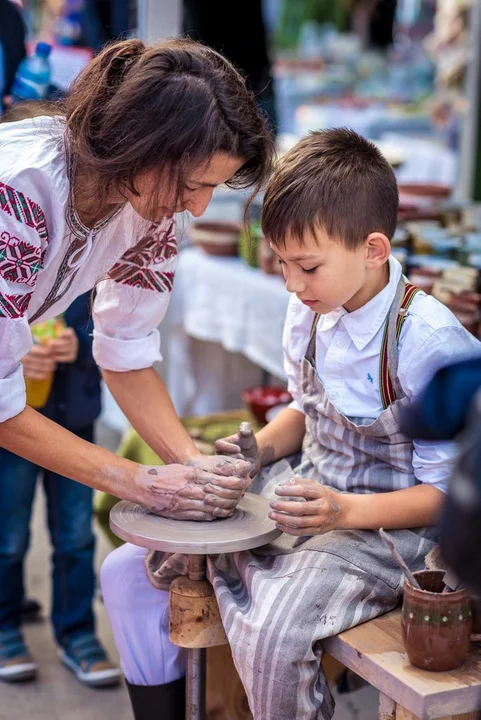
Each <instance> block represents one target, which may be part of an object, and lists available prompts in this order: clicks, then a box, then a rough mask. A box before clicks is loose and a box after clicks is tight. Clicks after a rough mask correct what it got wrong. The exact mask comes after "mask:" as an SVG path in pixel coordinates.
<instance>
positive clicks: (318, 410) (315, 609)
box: [146, 281, 435, 720]
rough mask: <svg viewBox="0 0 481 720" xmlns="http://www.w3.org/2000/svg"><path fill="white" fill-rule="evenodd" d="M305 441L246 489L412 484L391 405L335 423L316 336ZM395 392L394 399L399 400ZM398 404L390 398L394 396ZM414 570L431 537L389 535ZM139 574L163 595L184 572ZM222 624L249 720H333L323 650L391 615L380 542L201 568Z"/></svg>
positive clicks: (301, 545)
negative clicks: (292, 484) (311, 483)
mask: <svg viewBox="0 0 481 720" xmlns="http://www.w3.org/2000/svg"><path fill="white" fill-rule="evenodd" d="M403 297H404V281H401V283H400V285H399V288H398V292H397V294H396V298H395V300H394V302H393V306H392V309H391V313H390V318H389V319H388V338H387V355H388V360H389V366H390V367H391V368H394V369H396V368H397V339H396V322H395V320H396V319H397V317H398V315H399V310H400V307H401V304H402V300H403ZM302 388H303V397H302V401H303V406H304V410H305V412H306V437H305V442H304V447H303V453H302V458H301V462H300V464H298V463H297V462H296V461H292V460H289V459H284V460H281V461H279V462H278V463H275V464H274V465H273V466H271V467H269V468H265V469H264V470H263V472H262V473H261V474H260V476H259V477H258V478H257V479H256V481H255V483H254V484H253V486H252V488H251V489H252V490H253V491H255V492H258V493H259V494H262V495H264V496H265V497H267V498H269V499H271V498H273V497H274V490H275V487H276V486H277V485H278V484H279V483H280V482H282V481H283V480H285V479H289V478H291V477H292V476H293V475H294V474H296V475H301V476H302V477H306V478H310V479H312V480H315V481H317V482H319V483H321V484H325V485H329V486H331V487H333V488H335V489H337V490H339V491H340V492H358V493H369V492H388V491H393V490H399V489H401V488H407V487H410V486H412V485H414V484H415V478H414V474H413V468H412V444H411V442H410V440H408V439H407V438H406V437H405V436H403V435H402V433H401V431H400V429H399V408H400V407H401V406H402V405H403V403H404V402H405V399H403V398H402V397H400V398H399V399H398V400H396V401H395V402H394V403H393V404H392V405H390V406H389V407H388V408H387V409H385V410H384V411H383V412H382V413H381V415H380V416H379V417H378V418H377V420H375V421H374V422H372V421H368V422H365V421H364V420H363V419H362V418H361V419H359V418H358V419H355V418H347V417H345V416H343V415H341V414H340V413H339V412H338V411H337V409H336V408H335V407H334V405H333V404H332V403H331V402H330V401H329V399H328V397H327V393H326V391H325V389H324V387H323V385H322V383H321V381H320V380H319V378H318V377H317V372H316V368H315V328H313V332H312V335H311V340H310V342H309V346H308V349H307V352H306V356H305V357H304V359H303V362H302ZM396 391H397V392H398V388H397V389H396ZM398 396H399V392H398ZM391 536H392V537H393V539H394V542H395V544H396V547H397V549H398V550H399V552H400V553H401V555H402V557H403V558H404V559H405V561H406V562H407V564H408V565H409V567H410V568H411V569H412V570H417V569H421V568H422V567H423V566H424V557H425V555H426V553H427V552H428V551H429V550H430V549H431V548H432V547H433V544H434V541H435V531H434V530H433V529H427V528H422V529H419V530H395V531H392V532H391ZM146 567H147V574H148V576H149V578H150V580H151V582H152V583H153V585H154V586H155V587H158V588H161V589H166V587H168V584H169V581H170V580H171V579H172V577H175V576H176V575H179V574H183V573H185V572H186V560H185V558H184V557H183V556H182V555H170V556H168V555H163V554H161V553H149V554H148V555H147V558H146ZM208 568H209V578H210V580H211V582H212V584H213V586H214V589H215V593H216V597H217V600H218V603H219V608H220V612H221V616H222V620H223V623H224V626H225V629H226V633H227V637H228V639H229V643H230V645H231V649H232V654H233V657H234V662H235V665H236V668H237V671H238V673H239V675H240V677H241V679H242V682H243V684H244V687H245V689H246V693H247V697H248V700H249V706H250V708H251V711H252V713H253V716H254V719H255V720H330V718H332V716H333V712H334V705H333V700H332V697H331V694H330V692H329V688H328V686H327V684H326V681H325V678H324V675H323V673H322V667H321V658H322V640H323V639H324V638H327V637H330V636H332V635H334V634H337V633H340V632H342V631H344V630H347V629H348V628H350V627H353V626H354V625H358V624H359V623H362V622H365V621H366V620H370V619H372V618H374V617H376V616H377V615H380V614H382V613H383V612H387V611H388V610H390V609H392V608H394V607H395V606H396V604H397V603H398V601H399V598H400V596H401V592H402V573H401V571H400V570H399V568H398V567H397V565H396V564H395V563H394V562H393V559H392V556H391V554H390V552H389V550H388V549H387V548H386V547H385V546H384V543H383V542H382V541H381V539H380V538H379V535H378V533H377V532H374V531H368V530H332V531H330V532H328V533H325V534H324V535H315V536H312V537H299V538H295V537H292V536H290V535H282V536H281V537H280V538H279V539H278V540H276V542H275V543H272V544H270V545H267V546H264V547H262V548H257V549H256V550H253V551H244V552H240V553H233V554H230V555H218V556H215V557H211V558H210V559H209V564H208Z"/></svg>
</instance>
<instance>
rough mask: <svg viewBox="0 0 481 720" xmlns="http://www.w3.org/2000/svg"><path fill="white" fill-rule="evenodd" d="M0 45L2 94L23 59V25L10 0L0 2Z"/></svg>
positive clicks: (7, 87)
mask: <svg viewBox="0 0 481 720" xmlns="http://www.w3.org/2000/svg"><path fill="white" fill-rule="evenodd" d="M0 44H1V45H2V49H3V59H4V65H5V72H4V74H5V78H4V84H5V88H4V94H5V95H8V94H9V93H10V88H11V85H12V82H13V78H14V77H15V73H16V72H17V68H18V66H19V65H20V63H21V61H22V60H23V58H24V57H25V54H26V51H25V25H24V23H23V19H22V16H21V14H20V11H19V9H18V8H17V7H16V6H15V5H13V3H11V2H10V0H0Z"/></svg>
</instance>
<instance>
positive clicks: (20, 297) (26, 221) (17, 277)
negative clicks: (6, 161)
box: [0, 182, 48, 320]
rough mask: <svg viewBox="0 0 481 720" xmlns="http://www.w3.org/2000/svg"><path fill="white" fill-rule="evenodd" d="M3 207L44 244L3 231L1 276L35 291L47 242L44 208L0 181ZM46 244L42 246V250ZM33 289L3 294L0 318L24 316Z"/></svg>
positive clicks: (1, 204) (0, 201)
mask: <svg viewBox="0 0 481 720" xmlns="http://www.w3.org/2000/svg"><path fill="white" fill-rule="evenodd" d="M0 210H1V211H3V212H5V213H6V214H7V215H10V217H12V218H13V219H15V220H16V221H17V222H19V223H22V224H23V225H26V226H27V227H30V228H33V229H34V230H35V232H36V233H37V235H38V237H39V239H40V243H41V246H40V247H36V246H35V245H32V244H31V243H29V242H27V241H26V240H22V239H20V238H18V237H16V236H15V235H11V234H10V233H9V232H7V231H6V230H0V276H1V277H2V278H3V280H5V281H6V282H7V283H9V284H12V285H19V289H20V288H30V289H31V290H33V288H34V287H35V281H36V279H37V274H38V272H39V270H41V269H42V267H43V260H44V256H45V252H46V246H47V244H48V230H47V223H46V220H45V215H44V213H43V210H42V209H41V208H40V207H39V206H38V205H37V203H35V202H34V201H33V200H30V198H27V197H25V195H24V194H23V193H21V192H19V191H18V190H15V189H14V188H12V187H10V186H9V185H5V183H2V182H0ZM42 247H43V249H42ZM31 298H32V292H31V291H30V292H23V293H18V294H9V293H4V294H0V317H7V318H10V319H11V320H15V319H17V318H20V317H22V316H23V315H24V314H25V313H26V311H27V308H28V305H29V303H30V300H31Z"/></svg>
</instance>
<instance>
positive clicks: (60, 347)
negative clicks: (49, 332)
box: [48, 327, 79, 363]
mask: <svg viewBox="0 0 481 720" xmlns="http://www.w3.org/2000/svg"><path fill="white" fill-rule="evenodd" d="M48 347H49V348H50V350H51V353H52V356H53V358H54V359H55V361H56V362H58V363H74V362H75V361H76V359H77V357H78V351H79V343H78V337H77V333H76V332H75V330H74V329H73V328H71V327H68V328H65V330H62V332H61V333H60V334H59V336H58V337H57V338H55V340H50V342H49V343H48Z"/></svg>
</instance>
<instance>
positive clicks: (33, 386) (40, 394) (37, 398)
mask: <svg viewBox="0 0 481 720" xmlns="http://www.w3.org/2000/svg"><path fill="white" fill-rule="evenodd" d="M64 328H65V321H64V319H63V317H62V316H61V315H59V316H57V317H55V318H53V319H52V320H44V321H43V322H40V323H37V324H36V325H33V326H32V328H31V329H32V336H33V341H34V343H40V344H41V345H43V344H46V343H47V342H48V341H49V340H52V339H54V338H56V337H58V335H59V334H60V333H61V331H62V330H63V329H64ZM52 383H53V373H50V375H49V376H48V377H46V378H45V379H44V380H32V379H31V378H25V387H26V390H27V405H30V407H33V408H35V409H37V410H40V409H41V408H43V407H45V405H46V404H47V400H48V396H49V395H50V391H51V389H52Z"/></svg>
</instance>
